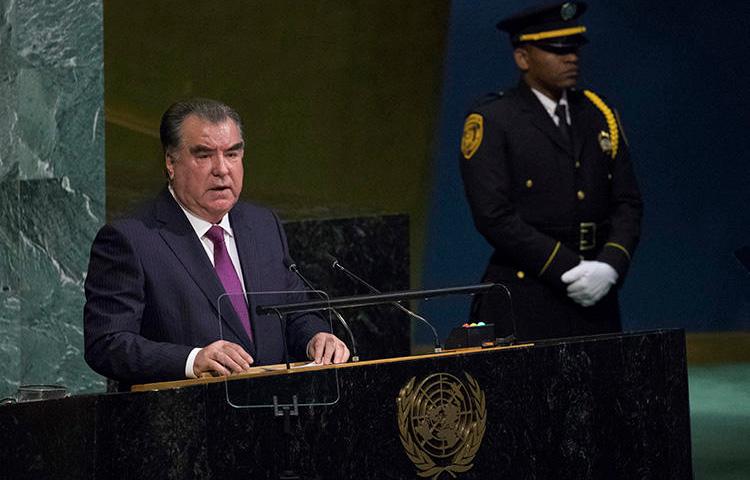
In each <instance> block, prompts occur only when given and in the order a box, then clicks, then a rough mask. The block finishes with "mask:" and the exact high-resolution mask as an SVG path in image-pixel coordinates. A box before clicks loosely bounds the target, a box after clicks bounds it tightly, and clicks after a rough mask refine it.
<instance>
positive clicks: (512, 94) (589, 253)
mask: <svg viewBox="0 0 750 480" xmlns="http://www.w3.org/2000/svg"><path fill="white" fill-rule="evenodd" d="M568 102H569V106H570V115H571V120H572V122H571V126H572V130H573V131H572V137H573V141H572V142H566V141H565V140H564V138H563V136H562V135H561V133H560V131H559V129H558V127H557V126H556V125H555V123H554V121H553V120H552V118H550V116H549V114H548V113H547V111H546V110H545V109H544V107H543V105H542V104H541V102H540V101H539V99H538V98H536V96H535V95H534V93H533V92H532V91H531V89H530V88H529V87H528V86H527V85H526V84H525V83H524V82H523V81H521V82H520V83H519V85H518V86H517V87H516V88H514V89H511V90H510V91H508V92H507V93H505V94H499V95H494V96H493V97H487V98H486V99H485V100H484V101H482V102H480V103H479V104H478V105H477V106H476V107H475V108H474V109H473V110H472V112H471V113H472V114H473V115H474V118H479V117H481V119H482V129H481V132H479V134H478V135H476V136H475V138H476V139H478V141H475V143H478V146H476V148H475V150H474V151H473V153H472V154H471V155H464V156H462V157H461V159H460V168H461V173H462V176H463V180H464V187H465V190H466V195H467V198H468V200H469V206H470V207H471V211H472V215H473V217H474V222H475V224H476V227H477V229H478V230H479V232H480V233H481V234H482V235H483V236H484V237H485V238H486V239H487V241H488V242H489V243H490V244H491V245H492V246H493V247H494V249H495V252H494V254H493V256H492V258H491V260H490V264H489V266H488V268H487V272H486V274H485V279H486V280H488V281H497V282H500V283H503V284H505V285H507V286H508V288H509V289H510V291H511V294H512V295H513V309H514V310H515V312H516V314H517V315H516V317H517V320H518V325H517V327H518V331H517V332H516V333H517V334H518V335H519V336H520V337H523V338H545V337H560V336H569V335H579V334H587V333H601V332H609V331H617V330H619V329H620V319H619V310H618V307H617V298H616V296H617V294H616V289H612V292H611V294H610V295H609V296H608V297H605V298H604V299H602V300H601V301H600V302H599V303H598V304H597V305H596V306H594V307H587V308H584V307H580V306H579V305H577V304H575V303H574V302H573V301H572V300H570V299H569V298H568V297H567V294H566V288H567V285H566V284H565V283H563V282H562V281H561V280H560V276H561V275H562V274H563V273H564V272H566V271H567V270H569V269H571V268H573V267H574V266H575V265H576V264H578V263H579V261H580V259H581V258H585V259H588V260H598V261H601V262H606V263H608V264H610V265H611V266H612V267H613V268H614V269H615V270H616V271H617V272H618V273H619V282H618V283H621V282H622V281H623V280H624V278H625V275H626V273H627V270H628V266H629V263H630V258H631V256H632V254H633V252H634V251H635V248H636V246H637V244H638V239H639V236H640V220H641V214H642V202H641V196H640V193H639V190H638V185H637V182H636V178H635V174H634V171H633V165H632V163H631V161H630V154H629V151H628V145H627V142H626V140H625V138H624V134H623V133H622V129H621V128H619V125H618V130H619V138H618V148H617V151H616V155H614V157H613V155H612V151H606V149H605V148H604V147H605V146H606V143H603V142H602V135H603V134H607V133H608V132H610V131H611V126H612V125H611V124H610V123H608V119H607V117H606V116H605V115H604V113H603V112H602V111H601V110H600V108H598V107H597V106H596V105H595V104H594V103H593V101H592V100H590V99H589V98H587V97H586V95H584V93H583V92H581V91H577V90H571V91H569V92H568ZM470 118H471V117H470ZM609 121H611V122H616V117H615V116H614V114H613V115H612V117H611V118H610V119H609ZM617 123H619V122H617ZM467 125H468V122H467ZM469 133H471V132H469ZM466 156H469V158H468V159H467V158H465V157H466ZM584 222H591V223H596V224H597V225H598V229H597V235H596V245H595V247H594V248H591V249H587V250H581V249H580V238H581V233H580V225H581V223H584ZM488 298H489V297H488ZM498 300H499V298H498ZM500 303H502V302H500ZM509 308H510V305H509V304H508V302H507V301H505V302H504V306H503V307H500V306H496V307H493V308H491V309H490V310H492V311H491V312H488V313H487V315H488V316H489V318H482V320H484V321H494V322H495V323H497V317H498V316H499V315H500V314H501V313H502V312H501V310H506V311H507V310H508V309H509ZM501 323H503V322H501ZM512 331H513V327H512V325H511V324H510V322H506V324H505V325H503V326H502V327H501V328H500V331H498V333H504V334H509V333H511V332H512Z"/></svg>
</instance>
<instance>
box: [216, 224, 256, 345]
mask: <svg viewBox="0 0 750 480" xmlns="http://www.w3.org/2000/svg"><path fill="white" fill-rule="evenodd" d="M206 237H208V239H209V240H211V242H213V244H214V269H215V270H216V274H217V275H218V276H219V280H221V284H222V285H224V291H225V292H227V293H228V294H229V299H230V300H231V301H232V306H234V311H235V312H236V313H237V316H238V317H239V319H240V322H242V326H243V327H244V328H245V332H247V336H248V337H249V338H250V340H252V339H253V332H252V330H251V329H250V314H249V313H248V311H247V302H246V301H245V295H244V291H243V289H242V282H240V277H238V276H237V270H235V269H234V265H232V260H231V259H230V258H229V252H228V251H227V246H226V245H225V244H224V229H222V228H221V227H220V226H218V225H214V226H213V227H211V228H210V229H209V230H208V232H206Z"/></svg>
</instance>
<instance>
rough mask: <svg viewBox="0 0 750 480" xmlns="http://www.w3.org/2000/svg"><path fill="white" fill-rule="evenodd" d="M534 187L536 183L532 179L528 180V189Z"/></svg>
mask: <svg viewBox="0 0 750 480" xmlns="http://www.w3.org/2000/svg"><path fill="white" fill-rule="evenodd" d="M533 186H534V182H533V181H532V180H531V179H528V180H526V188H531V187H533Z"/></svg>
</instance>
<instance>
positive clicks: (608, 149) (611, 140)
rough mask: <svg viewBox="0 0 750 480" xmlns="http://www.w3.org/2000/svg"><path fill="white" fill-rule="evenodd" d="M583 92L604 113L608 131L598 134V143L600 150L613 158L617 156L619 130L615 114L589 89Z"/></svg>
mask: <svg viewBox="0 0 750 480" xmlns="http://www.w3.org/2000/svg"><path fill="white" fill-rule="evenodd" d="M583 94H584V95H586V98H588V99H589V100H590V101H591V103H593V104H594V106H596V108H598V109H599V111H600V112H602V115H604V119H605V120H606V121H607V129H608V130H609V132H601V133H600V134H599V144H600V146H601V148H602V151H604V152H605V153H608V154H610V155H611V156H612V158H615V157H616V156H617V148H618V146H619V142H620V131H619V128H617V123H618V122H617V119H616V118H615V114H614V113H613V112H612V109H611V108H609V107H608V106H607V104H606V103H604V100H602V99H601V98H600V97H599V95H597V94H595V93H594V92H592V91H591V90H584V91H583Z"/></svg>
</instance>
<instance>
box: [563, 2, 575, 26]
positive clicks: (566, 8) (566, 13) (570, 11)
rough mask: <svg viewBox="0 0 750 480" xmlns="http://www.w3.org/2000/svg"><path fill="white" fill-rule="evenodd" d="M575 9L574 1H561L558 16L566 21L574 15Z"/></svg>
mask: <svg viewBox="0 0 750 480" xmlns="http://www.w3.org/2000/svg"><path fill="white" fill-rule="evenodd" d="M577 11H578V7H576V4H575V3H571V2H566V3H563V5H562V7H560V17H561V18H562V19H563V20H565V21H566V22H567V21H568V20H570V19H571V18H573V17H575V16H576V12H577Z"/></svg>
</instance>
